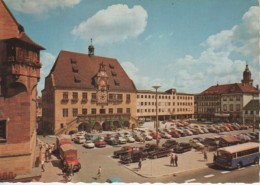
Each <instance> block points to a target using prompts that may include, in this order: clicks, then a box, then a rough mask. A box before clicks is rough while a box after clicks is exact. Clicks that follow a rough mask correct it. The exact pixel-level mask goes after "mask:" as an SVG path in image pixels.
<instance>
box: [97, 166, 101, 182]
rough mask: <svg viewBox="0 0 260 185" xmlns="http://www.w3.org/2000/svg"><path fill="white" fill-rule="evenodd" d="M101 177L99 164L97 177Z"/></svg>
mask: <svg viewBox="0 0 260 185" xmlns="http://www.w3.org/2000/svg"><path fill="white" fill-rule="evenodd" d="M100 177H101V166H99V168H98V173H97V179H99V178H100Z"/></svg>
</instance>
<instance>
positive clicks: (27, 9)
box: [6, 0, 81, 14]
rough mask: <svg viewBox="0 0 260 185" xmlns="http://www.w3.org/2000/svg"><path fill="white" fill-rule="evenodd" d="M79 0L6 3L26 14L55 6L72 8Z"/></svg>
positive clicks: (10, 1) (54, 7)
mask: <svg viewBox="0 0 260 185" xmlns="http://www.w3.org/2000/svg"><path fill="white" fill-rule="evenodd" d="M80 1H81V0H48V1H46V0H37V1H36V0H8V1H6V3H7V4H8V5H9V6H11V7H12V8H13V9H15V10H16V11H19V12H23V13H27V14H42V13H46V12H48V11H49V10H51V9H56V8H67V7H68V8H72V7H73V6H74V5H77V4H79V3H80Z"/></svg>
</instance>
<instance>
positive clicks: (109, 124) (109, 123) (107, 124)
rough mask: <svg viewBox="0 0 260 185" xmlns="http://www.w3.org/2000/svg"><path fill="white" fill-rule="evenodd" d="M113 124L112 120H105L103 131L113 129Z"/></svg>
mask: <svg viewBox="0 0 260 185" xmlns="http://www.w3.org/2000/svg"><path fill="white" fill-rule="evenodd" d="M111 124H112V122H110V121H105V122H103V124H102V128H103V131H111V130H112V128H111V127H113V124H112V125H111Z"/></svg>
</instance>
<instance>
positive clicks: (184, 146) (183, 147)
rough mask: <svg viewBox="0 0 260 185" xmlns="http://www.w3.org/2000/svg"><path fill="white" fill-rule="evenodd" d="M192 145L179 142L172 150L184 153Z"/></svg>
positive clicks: (189, 149)
mask: <svg viewBox="0 0 260 185" xmlns="http://www.w3.org/2000/svg"><path fill="white" fill-rule="evenodd" d="M191 149H192V146H191V145H190V144H189V143H179V144H178V145H177V146H176V147H175V149H174V152H175V153H184V152H188V151H191Z"/></svg>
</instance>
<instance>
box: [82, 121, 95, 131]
mask: <svg viewBox="0 0 260 185" xmlns="http://www.w3.org/2000/svg"><path fill="white" fill-rule="evenodd" d="M85 121H86V122H87V124H88V126H89V129H90V130H89V132H91V131H92V129H93V126H94V125H95V123H96V121H94V120H90V119H86V120H85Z"/></svg>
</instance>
